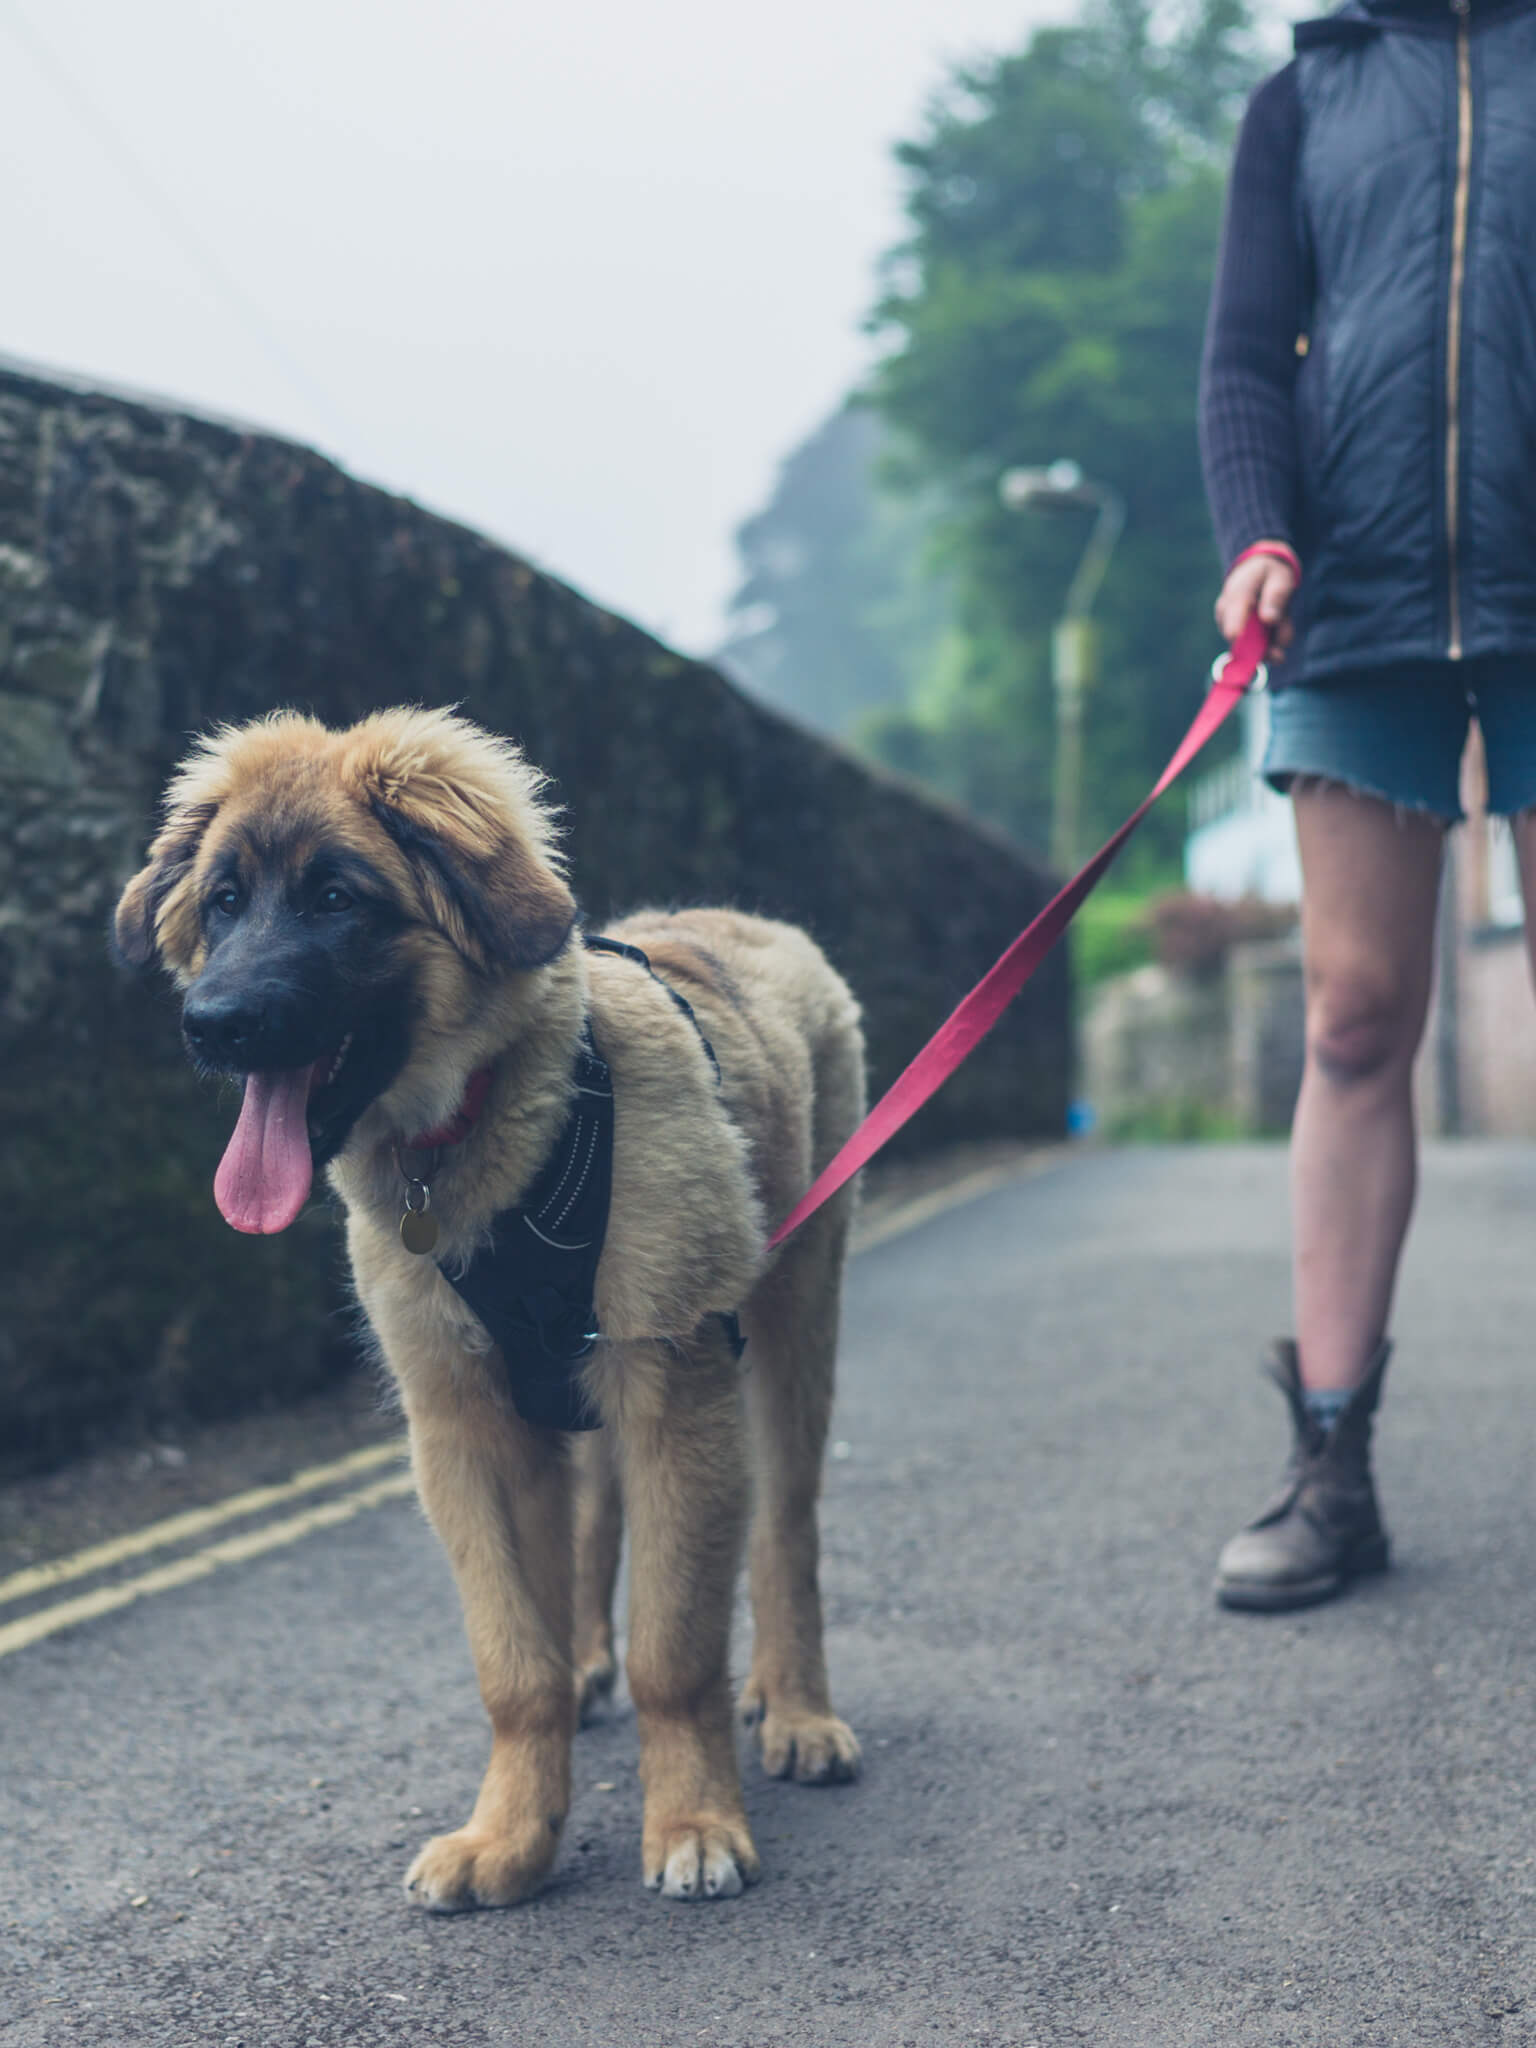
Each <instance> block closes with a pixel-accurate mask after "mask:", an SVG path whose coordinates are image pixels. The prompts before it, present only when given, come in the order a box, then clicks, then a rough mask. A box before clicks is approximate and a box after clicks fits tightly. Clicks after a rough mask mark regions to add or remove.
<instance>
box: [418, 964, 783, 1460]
mask: <svg viewBox="0 0 1536 2048" xmlns="http://www.w3.org/2000/svg"><path fill="white" fill-rule="evenodd" d="M585 943H586V945H587V946H588V948H589V949H590V950H591V951H593V952H603V953H617V954H619V955H621V956H622V957H623V958H624V959H626V960H633V961H635V962H636V963H637V964H638V965H640V966H641V967H643V968H644V969H645V971H646V973H647V974H649V975H651V976H652V978H653V979H654V980H655V981H656V982H658V983H659V984H660V986H661V987H662V988H664V989H666V991H667V994H668V995H669V996H670V997H671V998H672V1000H673V1002H674V1003H676V1004H677V1006H678V1008H679V1009H680V1010H681V1011H682V1012H683V1013H684V1015H685V1016H686V1017H687V1019H688V1021H689V1023H690V1024H692V1026H693V1028H694V1030H695V1031H697V1032H698V1034H699V1041H700V1043H701V1044H702V1045H703V1047H704V1051H705V1052H706V1054H707V1055H708V1057H709V1063H710V1065H711V1066H712V1067H713V1068H714V1070H715V1080H716V1083H717V1084H718V1082H719V1080H720V1062H719V1061H718V1060H717V1059H716V1058H715V1053H714V1048H713V1047H712V1046H711V1044H710V1042H709V1040H708V1039H707V1038H706V1037H705V1036H704V1032H703V1030H702V1028H701V1027H700V1024H699V1021H698V1019H697V1017H695V1016H694V1014H693V1010H692V1008H691V1006H690V1005H689V1004H688V1003H687V1002H686V1001H684V999H683V997H682V996H680V995H679V994H678V992H677V990H676V989H674V988H672V987H670V986H669V985H668V983H666V982H665V981H663V980H662V979H661V976H660V975H659V974H656V972H655V970H654V969H653V968H652V966H651V963H650V961H649V960H648V959H647V958H646V956H645V954H644V953H642V952H641V950H640V948H639V947H638V946H626V945H623V944H621V943H620V942H619V941H618V940H616V939H600V938H595V937H588V938H587V939H586V941H585ZM574 1081H575V1089H576V1094H575V1100H574V1103H573V1105H572V1108H571V1113H570V1115H569V1116H568V1117H567V1118H566V1120H565V1125H564V1128H563V1129H562V1130H561V1132H560V1135H559V1137H558V1138H557V1139H556V1140H555V1145H554V1149H553V1151H552V1152H551V1153H550V1155H549V1157H548V1159H546V1160H545V1162H544V1164H543V1166H542V1167H541V1168H540V1169H539V1172H538V1174H537V1176H536V1177H535V1179H534V1182H533V1185H532V1187H530V1188H529V1189H528V1192H527V1193H526V1194H525V1195H524V1197H523V1199H522V1201H521V1202H519V1203H518V1205H517V1207H516V1208H514V1209H503V1210H502V1211H501V1213H500V1214H499V1215H498V1216H497V1217H496V1218H495V1220H494V1221H493V1222H492V1225H491V1239H490V1242H489V1244H486V1245H484V1246H482V1247H481V1249H480V1250H479V1251H478V1252H476V1253H475V1255H474V1257H473V1258H472V1259H471V1260H470V1262H469V1265H468V1266H467V1267H466V1268H465V1269H464V1271H463V1272H462V1273H456V1272H453V1271H451V1270H450V1269H449V1268H447V1267H445V1266H439V1268H438V1270H439V1271H440V1272H441V1273H442V1275H443V1278H444V1279H445V1280H446V1281H447V1282H448V1283H449V1285H450V1286H451V1287H453V1288H454V1289H455V1290H456V1291H457V1292H458V1294H459V1295H460V1296H461V1297H462V1298H463V1300H464V1301H466V1302H467V1303H468V1304H469V1306H470V1307H471V1308H472V1309H473V1310H474V1312H475V1314H476V1315H477V1316H478V1317H479V1318H480V1320H481V1322H482V1323H484V1325H485V1327H486V1329H487V1331H488V1332H489V1333H490V1336H491V1339H492V1341H493V1343H495V1345H496V1346H497V1348H498V1349H499V1351H500V1352H501V1355H502V1358H503V1359H504V1360H505V1362H506V1368H507V1379H508V1385H509V1390H510V1392H511V1395H512V1402H513V1405H514V1407H515V1408H516V1409H517V1412H518V1414H519V1415H521V1416H522V1418H523V1420H524V1421H525V1422H532V1423H535V1424H537V1425H538V1426H539V1427H540V1428H543V1429H564V1430H579V1429H597V1428H598V1427H599V1426H600V1425H601V1421H602V1418H601V1417H600V1416H599V1415H597V1414H596V1413H595V1412H594V1411H593V1409H592V1407H591V1405H590V1404H589V1403H588V1401H587V1400H586V1398H585V1396H584V1395H583V1392H582V1388H581V1382H580V1372H581V1366H582V1363H583V1361H584V1360H585V1359H586V1358H588V1357H589V1356H590V1355H591V1352H592V1349H593V1346H594V1345H595V1344H596V1343H597V1339H598V1326H597V1309H596V1306H595V1296H596V1290H597V1267H598V1261H599V1260H600V1259H601V1258H602V1255H603V1243H604V1239H605V1238H606V1236H607V1231H608V1204H609V1201H610V1199H611V1197H612V1193H613V1076H612V1074H611V1073H610V1072H609V1069H608V1063H607V1061H606V1060H605V1059H603V1057H602V1056H601V1054H600V1053H599V1052H598V1050H597V1047H596V1046H595V1045H594V1043H593V1041H592V1032H591V1028H590V1026H588V1025H583V1027H582V1033H581V1044H580V1047H579V1048H578V1050H577V1054H576V1071H575V1076H574ZM720 1322H721V1324H722V1325H723V1326H724V1329H725V1334H726V1338H727V1341H728V1342H729V1343H730V1346H731V1351H732V1355H733V1356H734V1357H736V1358H740V1356H741V1354H742V1352H743V1350H744V1349H745V1348H746V1347H745V1342H744V1339H743V1338H742V1334H741V1325H740V1323H739V1322H738V1320H737V1318H736V1317H735V1316H734V1315H723V1316H721V1317H720Z"/></svg>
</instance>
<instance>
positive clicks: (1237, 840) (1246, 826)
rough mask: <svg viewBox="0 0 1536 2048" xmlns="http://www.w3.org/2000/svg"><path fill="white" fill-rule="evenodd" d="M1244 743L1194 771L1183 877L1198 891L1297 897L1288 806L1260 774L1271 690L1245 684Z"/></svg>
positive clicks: (1229, 896) (1297, 865) (1278, 899)
mask: <svg viewBox="0 0 1536 2048" xmlns="http://www.w3.org/2000/svg"><path fill="white" fill-rule="evenodd" d="M1237 715H1238V718H1239V720H1240V721H1241V725H1242V735H1243V750H1242V752H1241V754H1239V755H1238V757H1237V758H1236V760H1233V761H1228V762H1227V763H1226V764H1225V765H1224V766H1223V767H1220V768H1213V769H1211V770H1210V771H1209V772H1208V773H1207V774H1205V775H1201V776H1198V777H1197V778H1196V779H1195V780H1194V781H1193V782H1192V783H1191V784H1190V790H1189V827H1190V829H1189V836H1188V837H1187V838H1186V839H1185V841H1184V880H1185V882H1186V884H1187V885H1188V886H1189V888H1190V889H1191V890H1193V892H1194V893H1195V894H1196V895H1197V896H1220V897H1222V898H1224V899H1226V900H1228V901H1231V900H1233V899H1234V898H1236V897H1239V896H1259V897H1262V898H1263V900H1264V901H1265V902H1266V903H1299V902H1300V901H1301V862H1300V859H1299V858H1298V856H1297V852H1296V826H1295V823H1294V822H1293V820H1292V817H1291V806H1290V803H1289V801H1288V800H1287V799H1286V798H1285V797H1283V796H1277V795H1276V793H1275V792H1274V790H1272V789H1271V788H1270V786H1269V784H1268V783H1267V782H1265V781H1264V779H1263V777H1262V776H1261V775H1260V774H1259V763H1260V762H1261V761H1262V760H1263V758H1264V748H1265V746H1266V745H1267V743H1268V740H1269V698H1268V696H1267V694H1266V693H1265V692H1264V691H1262V690H1250V691H1249V693H1248V695H1247V696H1246V697H1245V698H1244V699H1243V701H1242V703H1241V704H1240V705H1239V707H1238V713H1237Z"/></svg>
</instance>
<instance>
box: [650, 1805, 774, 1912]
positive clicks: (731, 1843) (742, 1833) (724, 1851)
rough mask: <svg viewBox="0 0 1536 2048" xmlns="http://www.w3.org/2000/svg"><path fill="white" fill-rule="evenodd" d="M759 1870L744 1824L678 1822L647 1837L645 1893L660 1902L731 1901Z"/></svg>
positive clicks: (749, 1836) (717, 1821)
mask: <svg viewBox="0 0 1536 2048" xmlns="http://www.w3.org/2000/svg"><path fill="white" fill-rule="evenodd" d="M761 1867H762V1866H761V1865H760V1864H759V1862H758V1859H757V1851H756V1849H754V1848H753V1846H752V1837H751V1835H749V1834H748V1832H747V1827H746V1823H745V1821H729V1820H721V1819H718V1818H710V1819H707V1820H702V1819H701V1820H698V1821H678V1822H676V1823H674V1824H673V1825H672V1826H671V1827H666V1828H658V1829H656V1830H655V1831H654V1832H652V1831H651V1830H650V1829H647V1831H646V1836H645V1847H644V1854H643V1862H642V1868H643V1872H644V1876H645V1884H646V1889H647V1890H648V1891H653V1892H660V1893H661V1895H662V1897H663V1898H664V1899H690V1900H694V1899H734V1898H737V1897H739V1895H740V1894H741V1893H742V1892H743V1891H744V1890H745V1889H746V1887H747V1886H748V1885H749V1884H751V1883H753V1882H754V1881H755V1879H756V1877H757V1874H758V1871H759V1870H760V1869H761Z"/></svg>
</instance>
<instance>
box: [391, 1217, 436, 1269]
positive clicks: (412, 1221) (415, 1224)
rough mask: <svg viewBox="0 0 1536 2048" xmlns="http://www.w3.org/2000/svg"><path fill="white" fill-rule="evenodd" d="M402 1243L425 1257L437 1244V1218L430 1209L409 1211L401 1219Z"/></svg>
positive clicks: (409, 1250) (410, 1250)
mask: <svg viewBox="0 0 1536 2048" xmlns="http://www.w3.org/2000/svg"><path fill="white" fill-rule="evenodd" d="M400 1242H401V1243H402V1244H403V1245H404V1246H405V1248H406V1250H407V1251H408V1252H415V1253H416V1255H417V1257H418V1258H420V1257H423V1256H425V1254H426V1253H427V1252H429V1251H432V1250H433V1249H434V1247H435V1246H436V1244H437V1218H436V1217H435V1216H434V1215H433V1214H432V1211H431V1210H430V1209H407V1210H406V1212H405V1214H404V1215H403V1216H402V1217H401V1218H400Z"/></svg>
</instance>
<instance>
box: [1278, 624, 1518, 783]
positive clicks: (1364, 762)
mask: <svg viewBox="0 0 1536 2048" xmlns="http://www.w3.org/2000/svg"><path fill="white" fill-rule="evenodd" d="M1473 718H1476V719H1477V722H1478V724H1479V725H1480V726H1481V727H1482V729H1483V740H1484V743H1485V746H1486V748H1487V755H1488V808H1489V810H1490V811H1495V812H1497V813H1499V814H1500V815H1501V816H1503V817H1513V816H1515V815H1516V814H1517V813H1518V812H1520V811H1525V810H1530V809H1531V808H1532V807H1533V806H1536V658H1533V657H1530V656H1524V655H1491V656H1488V657H1487V658H1484V659H1479V660H1476V661H1421V662H1408V663H1400V664H1398V665H1397V666H1396V667H1393V668H1374V669H1355V670H1351V671H1349V672H1348V673H1347V674H1343V675H1337V676H1330V677H1327V678H1325V679H1323V680H1321V681H1319V682H1317V683H1297V684H1294V685H1290V686H1287V687H1283V688H1281V689H1279V690H1277V691H1276V692H1275V694H1274V696H1273V697H1272V699H1271V700H1270V725H1269V746H1268V748H1267V750H1266V752H1265V755H1264V774H1265V777H1266V779H1267V780H1268V782H1269V783H1270V786H1271V787H1272V788H1274V789H1278V790H1287V789H1289V788H1290V786H1291V784H1292V782H1293V781H1295V779H1296V778H1297V777H1298V776H1316V777H1318V778H1319V779H1320V780H1322V781H1325V782H1341V783H1343V784H1344V785H1345V786H1346V787H1347V788H1350V789H1358V790H1361V791H1363V792H1364V793H1365V794H1367V795H1369V796H1379V797H1384V798H1385V799H1386V800H1387V802H1388V803H1393V804H1401V805H1402V806H1403V807H1404V809H1406V810H1413V811H1428V812H1429V813H1430V814H1431V815H1432V816H1433V817H1437V818H1444V819H1446V820H1447V821H1454V820H1455V819H1457V818H1459V817H1460V816H1461V794H1460V787H1459V783H1460V770H1461V752H1462V748H1463V747H1464V746H1465V744H1466V738H1467V727H1468V725H1469V723H1470V722H1471V720H1472V719H1473Z"/></svg>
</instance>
